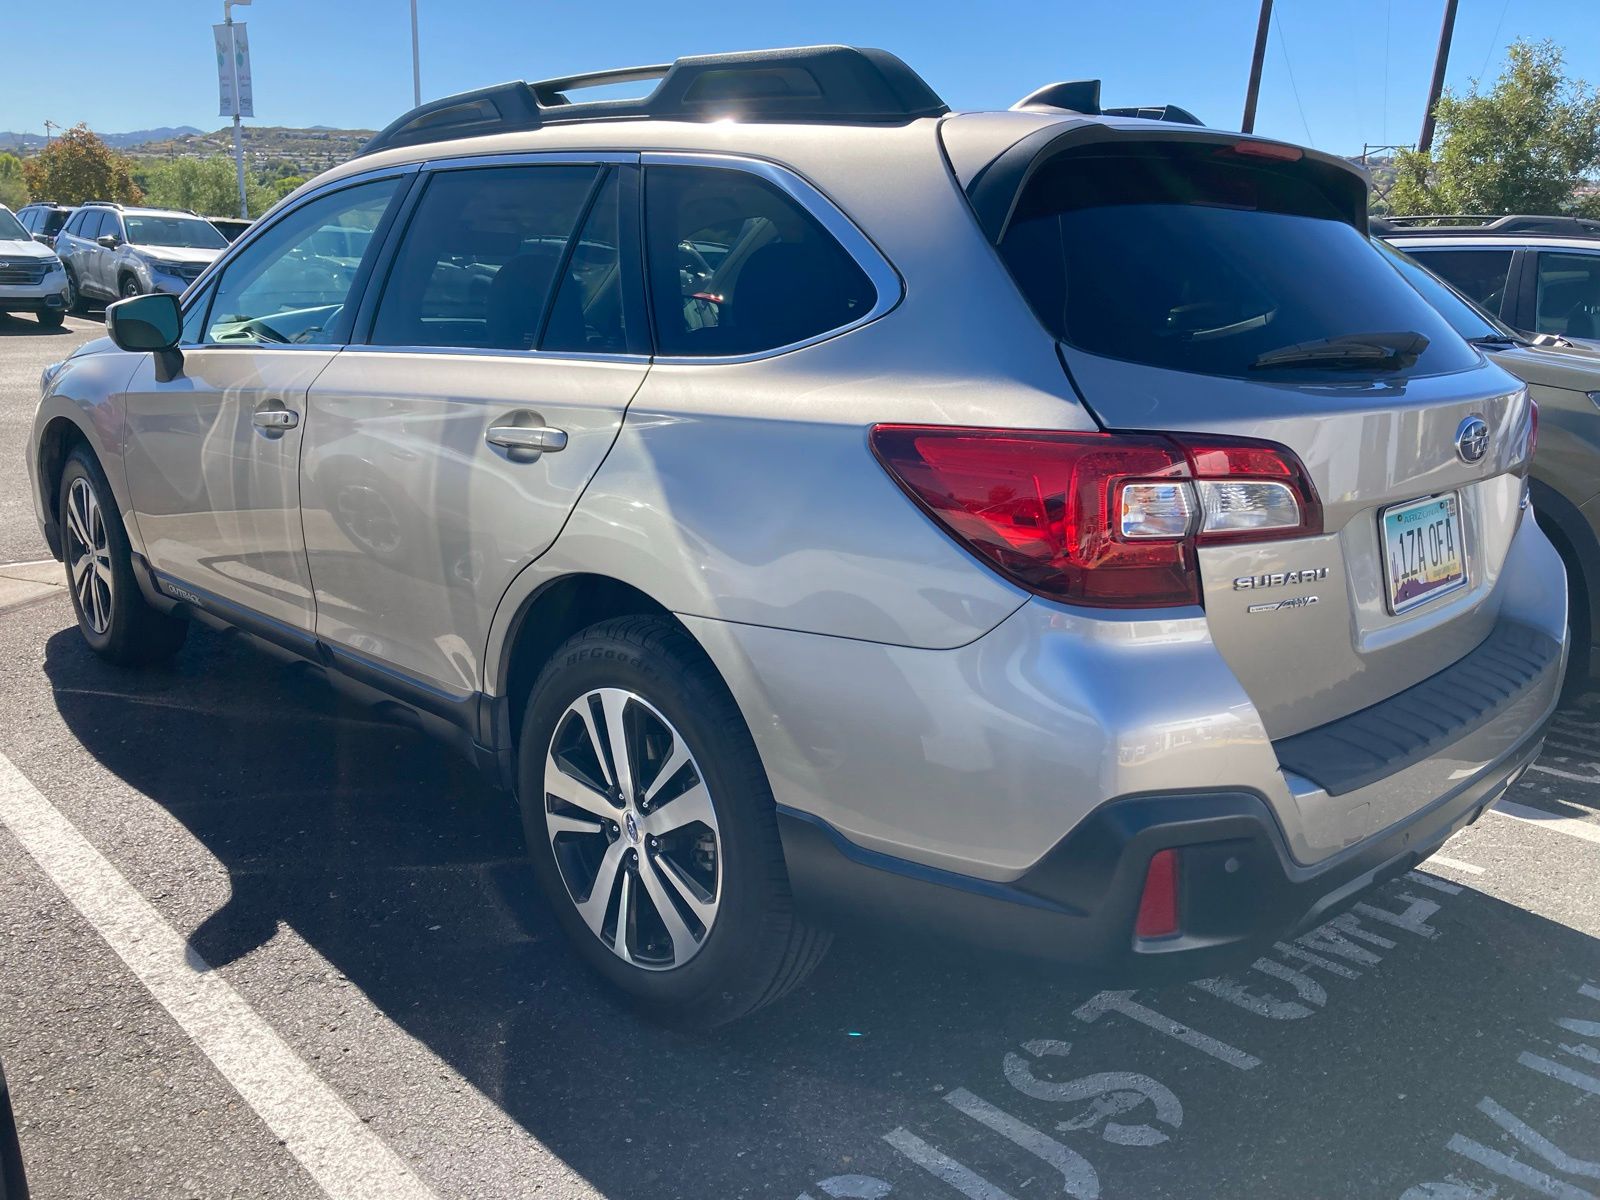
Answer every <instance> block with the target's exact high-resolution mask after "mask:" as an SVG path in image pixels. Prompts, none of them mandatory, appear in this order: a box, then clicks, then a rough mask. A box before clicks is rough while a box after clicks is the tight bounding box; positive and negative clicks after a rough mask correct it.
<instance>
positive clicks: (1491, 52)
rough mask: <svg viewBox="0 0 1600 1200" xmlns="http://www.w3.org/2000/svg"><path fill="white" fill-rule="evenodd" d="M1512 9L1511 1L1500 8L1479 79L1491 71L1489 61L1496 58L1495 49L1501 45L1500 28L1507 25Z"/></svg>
mask: <svg viewBox="0 0 1600 1200" xmlns="http://www.w3.org/2000/svg"><path fill="white" fill-rule="evenodd" d="M1510 7H1511V0H1505V3H1504V4H1502V5H1501V6H1500V19H1499V20H1498V21H1496V22H1495V23H1494V33H1493V35H1492V36H1491V37H1490V38H1489V48H1488V49H1487V50H1485V51H1484V52H1483V66H1481V67H1479V68H1478V79H1479V80H1481V79H1482V78H1483V73H1484V72H1485V71H1487V70H1488V69H1489V60H1490V59H1491V58H1493V57H1494V48H1495V47H1496V46H1498V45H1499V44H1500V26H1502V25H1504V24H1505V21H1506V10H1507V9H1509V8H1510Z"/></svg>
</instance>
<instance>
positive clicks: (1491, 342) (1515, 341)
mask: <svg viewBox="0 0 1600 1200" xmlns="http://www.w3.org/2000/svg"><path fill="white" fill-rule="evenodd" d="M1467 345H1469V346H1531V345H1533V343H1532V342H1530V341H1529V340H1528V339H1527V338H1520V337H1515V336H1513V335H1512V334H1509V333H1486V334H1484V335H1483V336H1482V337H1475V338H1468V339H1467Z"/></svg>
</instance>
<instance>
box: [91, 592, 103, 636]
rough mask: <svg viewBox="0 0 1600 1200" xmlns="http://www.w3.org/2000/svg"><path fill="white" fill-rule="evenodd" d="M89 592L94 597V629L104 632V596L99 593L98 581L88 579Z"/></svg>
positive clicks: (97, 631)
mask: <svg viewBox="0 0 1600 1200" xmlns="http://www.w3.org/2000/svg"><path fill="white" fill-rule="evenodd" d="M89 594H90V595H91V596H93V597H94V620H93V621H92V624H93V625H94V631H95V632H96V633H104V632H105V629H106V597H105V596H103V595H102V594H101V587H100V581H99V580H97V579H91V580H90V581H89Z"/></svg>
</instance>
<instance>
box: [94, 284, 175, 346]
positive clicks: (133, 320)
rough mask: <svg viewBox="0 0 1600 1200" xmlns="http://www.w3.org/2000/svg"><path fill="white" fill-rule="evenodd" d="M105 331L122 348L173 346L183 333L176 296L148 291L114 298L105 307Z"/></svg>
mask: <svg viewBox="0 0 1600 1200" xmlns="http://www.w3.org/2000/svg"><path fill="white" fill-rule="evenodd" d="M106 332H107V333H108V334H110V335H111V340H112V341H113V342H115V343H116V344H117V345H118V346H120V347H121V348H122V349H124V350H175V349H177V346H178V339H179V338H180V337H181V336H182V335H183V316H182V314H181V313H180V312H179V311H178V298H177V297H176V296H172V295H168V294H167V293H166V292H152V293H151V294H150V295H148V296H129V297H128V298H127V299H126V300H118V301H117V302H116V303H115V304H113V305H111V306H109V307H108V308H107V309H106Z"/></svg>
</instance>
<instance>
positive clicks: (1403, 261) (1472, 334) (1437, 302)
mask: <svg viewBox="0 0 1600 1200" xmlns="http://www.w3.org/2000/svg"><path fill="white" fill-rule="evenodd" d="M1372 244H1373V245H1374V246H1376V247H1377V248H1378V253H1379V254H1382V255H1383V256H1384V258H1386V259H1388V260H1389V262H1390V263H1392V264H1393V265H1394V268H1395V270H1397V271H1399V272H1400V274H1401V276H1402V277H1403V278H1404V279H1405V281H1406V282H1407V283H1409V284H1410V285H1411V286H1412V287H1414V288H1416V289H1417V291H1418V292H1420V293H1421V294H1422V298H1423V299H1424V300H1426V301H1427V302H1428V303H1429V304H1431V305H1433V307H1434V309H1435V310H1436V311H1437V312H1438V313H1439V315H1440V316H1441V317H1443V318H1444V319H1445V320H1446V321H1449V322H1450V328H1451V329H1454V330H1455V331H1456V332H1457V333H1459V334H1460V335H1461V336H1462V337H1464V338H1467V339H1468V340H1471V339H1474V338H1495V337H1504V336H1506V335H1507V334H1509V333H1510V332H1511V331H1510V330H1508V329H1506V328H1505V327H1504V326H1503V325H1501V324H1500V323H1499V322H1498V321H1495V320H1491V319H1490V318H1489V317H1486V316H1485V315H1484V314H1483V313H1481V312H1480V311H1478V310H1477V309H1476V308H1474V307H1473V306H1472V305H1471V304H1469V303H1467V302H1466V301H1465V300H1463V299H1462V298H1461V297H1460V296H1459V295H1457V294H1456V293H1455V292H1454V291H1452V290H1451V288H1450V286H1449V285H1448V284H1446V283H1444V282H1443V281H1442V280H1440V279H1439V277H1438V276H1437V275H1435V274H1433V272H1431V271H1429V270H1428V269H1427V268H1426V267H1423V266H1421V265H1420V264H1418V263H1417V262H1416V260H1415V259H1411V258H1407V257H1406V256H1405V255H1404V254H1401V253H1400V251H1398V250H1396V249H1395V248H1394V247H1393V246H1390V245H1388V244H1387V243H1385V242H1382V241H1379V240H1378V239H1376V238H1374V239H1373V242H1372Z"/></svg>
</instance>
